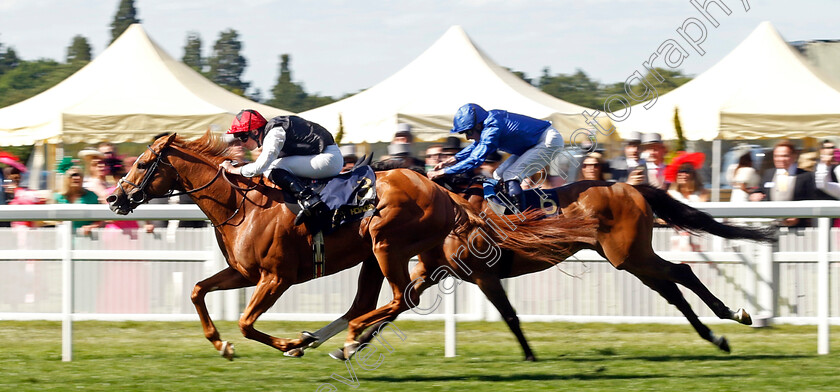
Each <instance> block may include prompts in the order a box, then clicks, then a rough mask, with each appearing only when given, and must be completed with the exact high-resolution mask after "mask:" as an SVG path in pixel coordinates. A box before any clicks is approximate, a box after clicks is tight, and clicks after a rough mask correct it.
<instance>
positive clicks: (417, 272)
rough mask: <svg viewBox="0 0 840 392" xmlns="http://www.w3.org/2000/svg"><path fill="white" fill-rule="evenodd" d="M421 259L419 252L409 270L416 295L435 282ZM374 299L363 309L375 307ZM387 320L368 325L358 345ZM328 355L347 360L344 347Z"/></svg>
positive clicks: (368, 340)
mask: <svg viewBox="0 0 840 392" xmlns="http://www.w3.org/2000/svg"><path fill="white" fill-rule="evenodd" d="M427 257H428V256H427ZM423 260H427V259H425V258H423V254H421V255H420V263H418V264H417V265H416V266H414V268H413V269H412V270H411V281H412V282H415V283H414V290H415V291H416V292H417V295H418V296H419V295H420V294H422V293H423V292H424V291H426V289H427V288H429V287H431V286H432V285H434V284H435V282H434V281H433V280H431V279H429V273H428V272H429V271H428V270H427V269H426V265H425V264H424V263H423ZM377 268H379V266H378V265H377ZM380 272H381V270H380ZM359 283H360V284H361V279H360V280H359ZM377 287H379V286H378V285H377ZM377 293H378V291H377ZM375 300H376V298H374V302H373V303H369V305H370V306H369V307H367V308H365V309H373V308H375V307H376V302H375ZM353 306H354V307H355V306H356V302H355V301H354V303H353ZM348 313H349V312H348ZM388 322H389V321H388V320H386V321H380V322H378V323H376V324H374V325H373V326H371V327H368V328H367V329H366V330H365V332H363V333H362V334H361V335H359V337H358V338H357V339H356V341H357V342H358V343H359V344H360V345H361V344H365V343H368V342H370V341H371V339H373V337H374V335H375V334H376V333H377V332H379V331H381V330H382V327H383V326H384V325H385V324H387V323H388ZM330 357H332V358H334V359H338V360H341V361H344V360H347V357H345V355H344V348H339V349H337V350H335V351H332V352H331V353H330Z"/></svg>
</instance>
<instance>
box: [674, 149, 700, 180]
mask: <svg viewBox="0 0 840 392" xmlns="http://www.w3.org/2000/svg"><path fill="white" fill-rule="evenodd" d="M678 154H679V155H677V156H676V157H674V159H673V160H671V163H669V164H668V166H666V167H665V181H668V182H675V181H677V172H678V171H679V170H680V166H682V165H684V164H686V163H690V164H691V165H692V166H693V167H694V169H695V170H697V169H699V168H700V167H701V166H703V162H704V161H705V160H706V154H703V153H702V152H685V151H680V152H679V153H678Z"/></svg>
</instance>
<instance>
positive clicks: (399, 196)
mask: <svg viewBox="0 0 840 392" xmlns="http://www.w3.org/2000/svg"><path fill="white" fill-rule="evenodd" d="M227 147H228V145H227V144H226V143H224V142H222V141H221V140H220V138H219V137H218V136H216V135H212V134H210V132H207V133H206V134H205V135H204V136H203V137H201V138H199V139H197V140H194V141H186V140H183V139H180V138H178V137H177V136H176V135H169V136H166V137H162V138H159V139H158V140H156V141H155V142H154V143H153V144H152V145H151V146H149V148H148V150H147V151H145V152H144V153H143V154H142V155H140V157H138V159H137V161H136V162H135V164H134V166H133V167H132V168H131V170H130V171H129V172H128V174H126V175H125V177H123V178H122V179H121V180H120V182H119V184H118V186H117V188H116V189H115V190H114V193H112V194H111V195H110V196H109V197H108V198H107V199H108V204H109V205H110V208H111V210H113V211H114V212H116V213H117V214H121V215H125V214H128V213H129V212H131V211H133V210H134V208H136V207H137V206H138V205H140V204H142V203H145V202H146V201H148V200H149V199H151V198H155V197H166V196H169V195H171V194H172V193H173V191H180V192H182V193H187V194H189V196H190V197H191V198H192V200H193V201H194V202H195V203H196V204H197V205H198V207H199V208H200V209H201V210H202V211H203V212H204V213H205V214H206V215H207V218H208V219H209V220H210V222H211V223H212V224H213V226H214V229H215V234H216V239H217V241H218V244H219V247H220V248H221V251H222V254H223V255H224V257H225V259H226V261H227V264H228V267H227V268H225V269H224V270H222V271H220V272H218V273H217V274H215V275H213V276H212V277H210V278H208V279H206V280H203V281H201V282H198V283H197V284H196V285H195V288H194V290H193V292H192V296H191V298H192V302H193V303H194V304H195V307H196V310H197V312H198V315H199V318H200V320H201V326H202V328H203V329H204V335H205V336H206V337H207V339H208V340H210V342H211V343H213V346H214V347H215V348H216V349H217V350H219V352H220V354H221V355H222V356H224V357H225V358H228V359H232V358H233V356H234V350H233V345H231V344H228V342H226V341H222V340H221V339H220V337H219V333H218V331H217V330H216V327H215V326H214V324H213V322H212V320H211V319H210V315H209V313H208V311H207V307H206V305H205V302H204V297H205V295H206V294H207V293H209V292H212V291H215V290H229V289H236V288H242V287H249V286H254V285H256V289H255V290H254V294H253V296H252V297H251V299H250V301H249V303H248V305H247V307H246V308H245V310H244V312H243V314H242V316H241V318H240V320H239V327H240V330H241V331H242V334H243V335H244V336H245V337H247V338H249V339H253V340H257V341H259V342H261V343H263V344H266V345H269V346H271V347H274V348H276V349H278V350H281V351H288V350H291V349H294V348H298V347H301V345H302V344H303V343H302V342H301V340H300V339H282V338H276V337H273V336H269V335H267V334H265V333H263V332H260V331H258V330H256V329H255V328H254V323H255V322H256V320H257V318H258V317H259V316H260V315H261V314H263V313H264V312H266V311H267V310H268V309H269V308H270V307H271V306H272V305H273V304H274V303H275V302H276V301H277V299H278V298H279V297H280V296H281V295H282V294H283V292H284V291H286V289H288V288H289V287H290V286H291V285H293V284H297V283H302V282H306V281H308V280H310V279H313V278H315V276H314V274H313V260H312V259H313V258H312V233H309V232H308V230H307V228H306V227H305V226H303V225H301V226H295V225H294V223H293V221H294V218H295V214H294V213H293V212H292V211H291V210H289V208H288V207H287V206H286V204H285V203H284V201H283V196H282V192H281V191H280V190H279V189H277V188H275V187H274V186H273V185H269V184H266V183H264V182H263V181H262V180H261V179H260V181H254V180H253V179H249V178H245V177H241V176H238V175H231V174H227V173H226V172H225V171H223V170H221V169H220V168H219V163H221V162H222V161H224V160H227V159H232V157H231V156H230V155H229V153H228V151H227ZM376 192H377V196H378V199H377V205H376V213H375V214H374V215H373V216H371V217H368V218H364V219H362V220H361V221H358V222H355V223H352V224H347V225H345V226H343V227H341V228H339V229H337V230H336V231H334V232H333V233H331V234H328V235H325V236H324V242H325V250H326V255H325V259H326V268H325V271H324V272H325V275H329V274H333V273H336V272H338V271H341V270H344V269H346V268H350V267H352V266H354V265H357V264H359V263H360V262H362V261H366V264H368V265H373V266H374V267H373V268H375V270H376V271H377V272H378V275H379V277H380V278H379V281H378V283H377V287H379V286H381V281H382V280H381V279H382V278H381V277H382V276H384V277H385V278H387V279H388V282H389V283H390V285H391V288H392V290H393V293H394V299H393V301H391V302H390V303H389V304H387V305H385V306H383V307H381V308H379V309H376V310H373V311H369V312H368V310H370V309H373V307H371V308H370V309H367V310H366V311H365V312H366V313H360V314H359V315H358V316H359V317H356V318H355V319H353V320H352V321H351V322H350V331H349V332H348V337H347V341H348V346H352V344H353V343H354V342H356V340H357V338H358V335H359V334H360V333H361V332H362V331H364V330H365V328H367V327H370V326H371V325H374V324H376V323H379V322H382V321H385V320H389V319H393V318H395V317H396V316H397V315H398V314H399V313H401V312H402V311H404V310H406V309H408V305H407V304H406V301H411V303H417V302H418V301H419V293H417V292H416V291H415V290H413V289H411V288H410V284H411V279H410V275H409V271H408V261H409V259H410V258H411V257H413V256H415V255H417V254H421V253H426V252H430V251H431V252H432V253H430V254H435V253H434V252H439V251H440V250H441V249H442V246H443V241H444V240H445V239H446V238H447V236H448V235H449V234H450V233H453V232H454V233H462V232H466V231H471V230H473V229H477V230H479V231H480V232H481V233H486V232H489V231H490V229H489V228H488V222H491V223H492V222H497V221H494V219H497V218H496V217H489V218H488V219H481V218H479V217H478V216H477V215H475V214H474V213H473V212H472V211H471V209H470V208H469V207H468V206H467V205H466V202H465V201H464V200H463V199H461V198H460V197H458V196H456V195H454V194H452V193H449V192H447V191H446V190H445V189H443V188H441V187H440V186H438V185H437V184H435V183H433V182H431V181H429V180H428V179H427V178H426V177H424V176H422V175H420V174H417V173H415V172H412V171H409V170H393V171H388V172H379V173H377V180H376ZM544 221H545V222H550V223H549V226H548V227H542V226H544V224H543V223H535V224H530V225H523V226H521V227H520V229H519V230H517V231H516V233H513V235H511V240H510V241H503V242H501V243H500V245H501V246H502V248H504V249H510V250H511V251H513V252H527V253H529V254H530V252H531V251H530V250H528V249H527V248H528V247H530V246H533V244H536V243H544V244H543V245H544V246H542V247H541V248H540V249H544V250H545V251H544V252H543V253H540V254H538V255H537V257H538V258H540V257H542V259H547V258H548V257H550V255H549V252H562V251H563V250H564V248H565V247H566V245H564V244H563V242H564V241H571V242H574V241H583V242H594V240H595V223H596V222H594V221H590V222H588V223H587V222H583V223H580V222H578V221H575V220H571V219H565V218H561V219H553V220H552V219H546V220H544ZM536 222H539V221H536ZM498 223H499V222H497V223H496V224H498ZM538 233H539V236H537V234H538ZM523 243H528V246H527V247H523V246H522V245H521V244H523ZM368 269H370V268H368ZM406 288H409V289H408V290H406ZM377 290H378V289H377Z"/></svg>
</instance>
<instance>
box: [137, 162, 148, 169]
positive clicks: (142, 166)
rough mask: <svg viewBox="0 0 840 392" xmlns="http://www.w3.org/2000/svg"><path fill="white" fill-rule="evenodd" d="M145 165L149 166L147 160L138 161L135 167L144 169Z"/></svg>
mask: <svg viewBox="0 0 840 392" xmlns="http://www.w3.org/2000/svg"><path fill="white" fill-rule="evenodd" d="M147 167H149V163H148V162H138V163H137V168H138V169H140V170H146V168H147Z"/></svg>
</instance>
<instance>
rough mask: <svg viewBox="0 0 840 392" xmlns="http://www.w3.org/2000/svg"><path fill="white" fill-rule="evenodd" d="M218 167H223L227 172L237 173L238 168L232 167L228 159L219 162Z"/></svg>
mask: <svg viewBox="0 0 840 392" xmlns="http://www.w3.org/2000/svg"><path fill="white" fill-rule="evenodd" d="M219 167H221V168H223V169H225V171H227V172H228V173H234V174H239V168H237V167H233V163H231V162H230V161H224V162H222V163H220V164H219Z"/></svg>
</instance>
